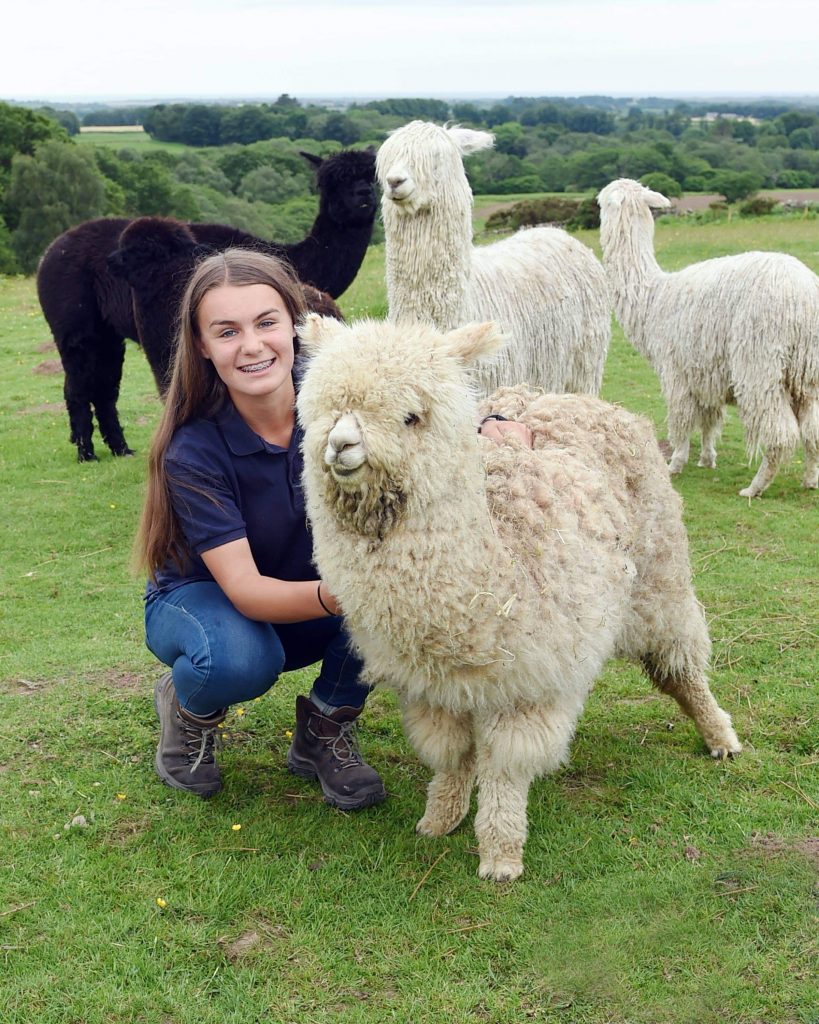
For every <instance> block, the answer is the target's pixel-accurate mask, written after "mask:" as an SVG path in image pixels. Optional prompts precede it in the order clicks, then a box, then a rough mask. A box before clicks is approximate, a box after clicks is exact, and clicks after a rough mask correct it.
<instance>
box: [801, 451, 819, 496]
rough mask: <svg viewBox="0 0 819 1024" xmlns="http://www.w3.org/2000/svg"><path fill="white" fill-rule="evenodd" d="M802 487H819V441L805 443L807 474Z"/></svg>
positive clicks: (803, 478)
mask: <svg viewBox="0 0 819 1024" xmlns="http://www.w3.org/2000/svg"><path fill="white" fill-rule="evenodd" d="M802 486H803V487H811V488H816V487H819V441H805V473H804V475H803V477H802Z"/></svg>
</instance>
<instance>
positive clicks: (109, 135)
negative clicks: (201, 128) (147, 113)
mask: <svg viewBox="0 0 819 1024" xmlns="http://www.w3.org/2000/svg"><path fill="white" fill-rule="evenodd" d="M75 138H76V139H77V140H78V141H79V142H80V144H81V145H85V144H86V143H92V144H93V145H95V146H116V148H117V149H123V148H124V147H126V146H134V147H137V148H139V149H169V150H172V151H173V152H179V153H182V152H184V151H185V150H186V149H192V148H193V147H191V146H186V145H184V144H183V143H181V142H159V141H157V140H156V139H152V138H151V136H150V135H149V134H148V133H147V132H146V131H145V129H144V128H142V127H140V126H139V125H111V126H106V125H102V126H101V127H98V126H96V125H95V126H94V127H93V128H80V134H79V135H77V136H75Z"/></svg>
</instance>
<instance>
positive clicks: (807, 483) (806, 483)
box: [802, 477, 819, 491]
mask: <svg viewBox="0 0 819 1024" xmlns="http://www.w3.org/2000/svg"><path fill="white" fill-rule="evenodd" d="M802 486H803V487H805V488H807V489H808V490H809V491H815V490H816V489H817V488H819V478H817V479H814V478H813V477H811V479H810V480H803V481H802Z"/></svg>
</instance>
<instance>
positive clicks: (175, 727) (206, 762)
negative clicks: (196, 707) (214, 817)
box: [154, 672, 227, 800]
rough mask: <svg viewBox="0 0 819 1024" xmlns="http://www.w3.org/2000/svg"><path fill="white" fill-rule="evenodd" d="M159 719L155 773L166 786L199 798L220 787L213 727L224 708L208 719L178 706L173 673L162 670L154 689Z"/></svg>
mask: <svg viewBox="0 0 819 1024" xmlns="http://www.w3.org/2000/svg"><path fill="white" fill-rule="evenodd" d="M154 707H155V708H156V713H157V716H158V718H159V746H158V747H157V748H156V772H157V775H158V776H159V777H160V779H162V781H163V782H164V783H166V785H168V786H173V788H174V789H186V790H188V791H189V792H191V793H196V795H197V796H201V797H202V799H203V800H207V798H208V797H210V796H213V794H214V793H218V792H219V790H220V789H221V788H222V776H221V775H220V774H219V766H218V765H217V764H216V758H215V757H214V754H213V747H214V742H215V740H216V739H217V738H218V734H217V727H218V726H219V724H220V723H221V722H224V720H225V716H226V714H227V708H225V709H224V710H223V711H217V712H216V714H214V715H211V716H210V718H198V717H197V716H196V715H192V714H191V713H190V711H185V710H184V708H181V707H180V706H179V701H178V700H177V697H176V690H175V689H174V685H173V676H172V675H171V673H170V672H166V673H165V674H164V675H163V676H162V678H161V679H160V680H159V682H158V683H157V684H156V687H155V689H154Z"/></svg>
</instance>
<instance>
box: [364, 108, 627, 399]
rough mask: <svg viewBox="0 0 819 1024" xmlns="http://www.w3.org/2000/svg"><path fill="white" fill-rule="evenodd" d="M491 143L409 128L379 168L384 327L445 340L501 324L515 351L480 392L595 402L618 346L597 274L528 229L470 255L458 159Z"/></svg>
mask: <svg viewBox="0 0 819 1024" xmlns="http://www.w3.org/2000/svg"><path fill="white" fill-rule="evenodd" d="M493 141H494V139H493V136H492V135H491V134H490V133H489V132H481V131H472V130H470V129H467V128H459V127H452V128H441V127H439V126H438V125H435V124H431V123H429V122H424V121H411V122H410V123H409V124H407V125H404V127H402V128H398V129H396V130H395V131H394V132H391V133H390V135H389V137H388V138H387V139H386V141H385V142H384V143H383V144H382V146H381V148H380V149H379V151H378V156H377V158H376V173H377V175H378V180H379V183H380V185H381V189H382V200H381V207H382V216H383V219H384V231H385V241H386V264H387V294H388V300H389V318H390V320H393V321H395V322H411V321H420V322H426V323H433V324H435V326H436V327H438V328H439V329H441V330H448V329H450V328H452V327H457V326H458V325H460V324H464V323H467V322H468V321H471V320H490V319H491V320H494V321H495V322H496V323H498V324H499V325H500V327H501V329H502V330H503V331H504V332H505V333H506V334H508V335H509V337H510V339H511V343H510V345H509V346H508V347H507V348H506V349H504V351H503V352H502V353H500V355H499V356H498V357H496V358H495V359H494V360H492V361H487V362H486V363H481V364H479V365H478V367H477V368H476V375H477V379H478V383H479V386H480V388H481V389H482V390H483V392H484V393H488V392H489V391H492V390H494V388H496V387H497V386H498V385H500V384H517V383H520V382H526V383H529V384H531V385H533V386H535V387H541V388H543V389H544V390H545V391H555V392H563V391H577V392H582V393H586V394H597V393H598V392H599V390H600V383H601V380H602V377H603V366H604V363H605V360H606V353H607V351H608V345H609V339H610V335H611V302H610V299H609V294H608V285H607V282H606V275H605V273H604V271H603V268H602V266H601V265H600V263H599V262H598V260H597V259H596V257H595V256H594V254H593V253H592V252H591V250H590V249H588V248H587V247H586V246H584V245H582V244H581V243H580V242H578V241H577V240H576V239H575V238H572V236H571V235H569V234H567V232H565V231H562V230H560V229H558V228H547V227H539V228H529V229H526V230H523V231H519V232H518V233H517V234H515V235H513V236H512V237H511V238H507V239H504V240H503V241H500V242H495V243H493V244H492V245H486V246H473V244H472V192H471V190H470V188H469V182H468V181H467V178H466V173H465V172H464V167H463V160H462V157H463V156H466V155H468V154H470V153H475V152H478V151H479V150H481V149H487V148H489V147H491V146H492V145H493Z"/></svg>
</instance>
